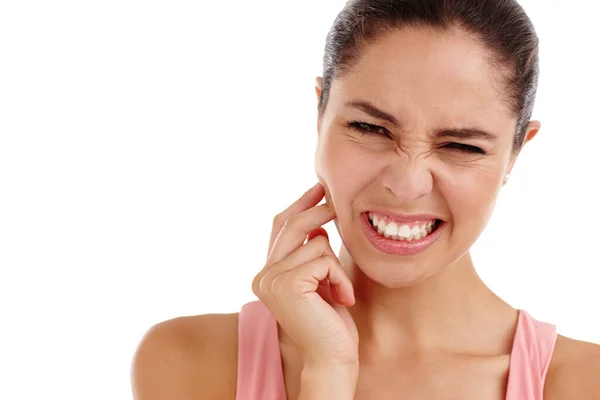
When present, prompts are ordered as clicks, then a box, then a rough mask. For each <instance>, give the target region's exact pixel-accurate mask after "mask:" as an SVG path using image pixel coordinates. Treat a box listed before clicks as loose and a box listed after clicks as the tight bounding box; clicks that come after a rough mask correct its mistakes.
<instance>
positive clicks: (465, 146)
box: [444, 143, 485, 154]
mask: <svg viewBox="0 0 600 400" xmlns="http://www.w3.org/2000/svg"><path fill="white" fill-rule="evenodd" d="M444 147H445V148H448V149H456V150H458V151H462V152H464V153H477V154H485V151H484V150H483V149H480V148H479V147H475V146H471V145H468V144H463V143H448V144H446V145H445V146H444Z"/></svg>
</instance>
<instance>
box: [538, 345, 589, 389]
mask: <svg viewBox="0 0 600 400" xmlns="http://www.w3.org/2000/svg"><path fill="white" fill-rule="evenodd" d="M599 398H600V345H597V344H594V343H589V342H584V341H581V340H575V339H571V338H568V337H565V336H562V335H558V338H557V339H556V346H555V347H554V354H553V355H552V361H551V362H550V367H549V368H548V375H547V377H546V384H545V388H544V399H546V400H570V399H578V400H587V399H589V400H592V399H594V400H596V399H599Z"/></svg>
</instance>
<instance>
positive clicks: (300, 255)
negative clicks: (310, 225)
mask: <svg viewBox="0 0 600 400" xmlns="http://www.w3.org/2000/svg"><path fill="white" fill-rule="evenodd" d="M323 256H329V257H334V258H335V259H336V260H337V257H336V255H335V253H334V252H333V249H332V248H331V246H330V244H329V240H328V239H327V238H326V237H325V236H317V237H315V238H314V239H312V240H310V241H309V242H308V243H306V244H305V245H303V246H300V247H298V248H297V249H296V250H295V251H293V252H292V253H291V254H290V255H289V256H287V257H286V258H284V259H283V260H281V261H279V262H277V263H270V264H269V263H268V264H267V265H266V266H265V268H264V269H263V271H264V274H265V275H266V274H269V276H270V277H271V278H269V277H267V278H266V279H274V278H275V277H276V276H278V275H282V274H284V273H286V272H287V271H290V270H292V269H294V268H298V267H299V266H301V265H303V264H306V263H307V262H309V261H312V260H314V259H317V258H320V257H323ZM338 262H339V261H338Z"/></svg>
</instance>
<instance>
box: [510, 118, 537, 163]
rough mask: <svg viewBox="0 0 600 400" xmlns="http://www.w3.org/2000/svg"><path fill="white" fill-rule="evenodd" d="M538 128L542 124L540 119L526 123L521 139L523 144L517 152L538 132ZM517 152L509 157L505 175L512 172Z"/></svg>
mask: <svg viewBox="0 0 600 400" xmlns="http://www.w3.org/2000/svg"><path fill="white" fill-rule="evenodd" d="M540 129H542V124H541V122H540V121H529V124H528V125H527V131H526V132H525V139H524V140H523V145H522V146H521V149H520V150H519V153H520V151H521V150H523V147H525V145H526V144H527V143H529V141H530V140H531V139H533V138H534V137H535V135H537V134H538V132H539V131H540ZM519 153H517V154H514V155H513V156H512V157H511V160H510V164H509V165H508V170H507V171H506V174H507V175H510V173H511V172H512V169H513V167H514V166H515V162H516V161H517V156H518V155H519Z"/></svg>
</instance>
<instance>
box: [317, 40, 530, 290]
mask: <svg viewBox="0 0 600 400" xmlns="http://www.w3.org/2000/svg"><path fill="white" fill-rule="evenodd" d="M487 60H488V54H487V53H486V50H485V49H484V48H483V47H481V46H480V45H479V44H477V43H475V42H473V41H472V40H470V39H469V38H467V37H466V36H465V35H462V34H461V33H459V32H457V33H441V32H438V31H435V30H433V29H428V28H422V29H407V30H403V31H396V32H394V33H390V34H388V35H387V36H383V37H381V38H379V39H378V40H377V41H375V42H372V43H370V44H369V45H367V47H366V48H364V49H363V53H362V56H361V58H360V60H358V62H357V63H356V64H355V66H354V68H353V69H352V71H351V72H348V73H347V74H345V75H344V76H343V77H340V78H338V79H336V80H334V81H333V83H332V87H331V92H330V97H329V101H328V104H327V108H326V111H325V113H324V114H323V115H322V117H321V118H320V120H319V128H318V129H319V141H318V147H317V153H316V160H315V161H316V164H315V167H316V172H317V175H318V177H319V180H320V181H321V183H323V185H324V186H325V189H326V196H327V201H328V202H330V204H332V205H333V207H334V208H335V210H336V214H337V219H336V226H337V228H338V230H339V232H340V236H341V238H342V241H343V243H344V245H345V247H346V249H347V250H348V252H349V253H350V255H351V256H352V258H353V259H354V261H355V262H356V264H357V265H358V266H359V267H360V268H361V270H362V271H363V272H364V273H365V274H366V275H367V276H369V277H370V278H371V279H373V280H375V281H377V282H379V283H380V284H382V285H385V286H387V287H402V286H407V285H410V284H414V283H416V282H419V281H422V280H424V279H426V278H428V277H430V276H432V275H435V274H436V273H437V272H439V271H440V270H442V269H443V268H445V267H446V266H448V265H450V264H452V263H454V262H455V261H457V260H459V259H460V258H461V257H462V256H463V255H465V254H466V253H467V252H468V250H469V248H470V247H471V245H472V244H473V243H474V242H475V240H476V239H477V238H478V236H479V235H480V233H481V232H482V230H483V228H484V227H485V225H486V224H487V222H488V220H489V217H490V214H491V212H492V209H493V208H494V203H495V201H496V197H497V195H498V192H499V190H500V188H501V187H502V182H503V179H504V177H505V175H506V174H507V173H508V172H509V171H510V168H511V167H512V164H513V162H514V157H513V152H512V143H513V135H514V128H515V124H516V117H515V116H514V115H513V114H512V113H511V112H510V110H509V108H508V106H507V104H506V103H505V102H504V101H503V100H502V99H503V98H504V97H503V94H504V88H503V86H502V83H501V82H502V80H501V76H500V75H499V73H500V72H499V71H498V70H497V69H494V68H493V67H491V66H490V65H489V64H488V61H487ZM317 92H318V95H320V90H319V89H318V90H317ZM393 120H395V121H393ZM537 129H539V127H538V126H537V125H531V126H530V131H529V132H528V137H527V139H528V140H529V139H530V138H532V137H533V135H535V132H537ZM372 212H376V214H371V216H373V215H375V216H378V217H379V218H378V222H379V224H380V226H379V229H380V230H381V229H384V230H387V232H388V234H389V235H392V236H390V237H389V238H387V239H386V238H384V237H382V236H381V235H379V234H376V233H375V230H376V228H372V225H371V222H370V221H369V219H367V217H368V216H369V213H372ZM391 214H395V215H391ZM418 214H421V215H420V216H419V215H418ZM415 218H416V219H417V220H416V221H410V220H411V219H415ZM381 220H383V223H384V225H381V223H382V221H381ZM436 220H440V221H441V222H440V221H437V222H436ZM430 222H433V226H432V227H433V229H434V230H433V232H431V233H428V232H427V228H428V223H430ZM392 223H393V226H391V227H390V225H392ZM438 224H439V227H438V228H437V229H435V228H436V225H438ZM415 226H416V228H415ZM369 229H372V230H369ZM415 229H416V230H415ZM423 229H424V231H423ZM425 233H427V236H425ZM374 234H375V235H376V236H375V235H374ZM393 235H395V236H393ZM419 235H420V236H421V238H420V239H419ZM423 236H425V237H424V238H423ZM432 238H434V240H431V239H432Z"/></svg>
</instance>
